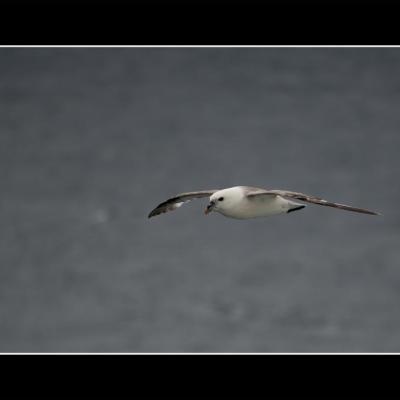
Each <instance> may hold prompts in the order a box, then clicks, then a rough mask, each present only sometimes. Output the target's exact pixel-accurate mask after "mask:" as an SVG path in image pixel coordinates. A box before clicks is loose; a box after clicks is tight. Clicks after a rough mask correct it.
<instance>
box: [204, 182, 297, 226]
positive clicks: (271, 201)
mask: <svg viewBox="0 0 400 400" xmlns="http://www.w3.org/2000/svg"><path fill="white" fill-rule="evenodd" d="M246 190H247V187H246V186H235V187H231V188H228V189H223V190H219V191H218V192H215V193H214V194H213V195H212V196H211V197H210V200H211V201H215V204H216V205H215V207H214V208H213V211H217V212H219V213H220V214H222V215H224V216H225V217H230V218H236V219H248V218H259V217H268V216H270V215H278V214H285V213H287V212H288V211H289V210H291V209H293V208H297V207H299V206H302V204H299V203H296V202H294V201H291V200H287V199H284V198H283V197H281V196H263V197H256V198H252V199H249V198H248V197H247V196H246ZM221 198H223V201H218V199H221Z"/></svg>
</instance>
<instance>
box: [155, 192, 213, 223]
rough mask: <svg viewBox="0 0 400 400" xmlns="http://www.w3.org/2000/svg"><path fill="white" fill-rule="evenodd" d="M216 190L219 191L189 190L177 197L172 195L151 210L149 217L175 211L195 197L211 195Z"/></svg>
mask: <svg viewBox="0 0 400 400" xmlns="http://www.w3.org/2000/svg"><path fill="white" fill-rule="evenodd" d="M215 192H218V190H201V191H199V192H188V193H181V194H178V195H176V196H175V197H171V198H170V199H168V200H166V201H164V202H163V203H161V204H159V205H158V206H157V207H156V208H155V209H154V210H153V211H151V213H150V214H149V216H148V218H151V217H154V216H156V215H159V214H162V213H166V212H168V211H174V210H176V209H177V208H179V207H180V206H181V205H182V204H183V203H186V202H187V201H191V200H193V199H197V198H200V197H210V196H211V195H212V194H213V193H215Z"/></svg>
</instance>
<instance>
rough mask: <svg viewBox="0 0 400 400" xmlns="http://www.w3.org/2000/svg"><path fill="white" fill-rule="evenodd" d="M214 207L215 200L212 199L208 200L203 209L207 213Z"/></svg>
mask: <svg viewBox="0 0 400 400" xmlns="http://www.w3.org/2000/svg"><path fill="white" fill-rule="evenodd" d="M214 207H215V202H214V201H210V203H209V204H208V206H207V207H206V209H205V210H204V214H206V215H207V214H209V213H210V212H211V211H212V210H213V209H214Z"/></svg>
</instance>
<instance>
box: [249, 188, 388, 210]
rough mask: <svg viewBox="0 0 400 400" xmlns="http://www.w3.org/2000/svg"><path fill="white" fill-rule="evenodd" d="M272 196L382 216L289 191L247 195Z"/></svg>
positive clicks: (258, 192) (254, 192)
mask: <svg viewBox="0 0 400 400" xmlns="http://www.w3.org/2000/svg"><path fill="white" fill-rule="evenodd" d="M271 195H272V196H282V197H287V198H292V199H297V200H301V201H305V202H307V203H313V204H318V205H320V206H327V207H334V208H339V209H341V210H346V211H353V212H358V213H362V214H369V215H381V214H379V213H377V212H375V211H371V210H367V209H365V208H358V207H352V206H347V205H345V204H339V203H332V202H330V201H326V200H324V199H321V198H319V197H315V196H310V195H308V194H304V193H298V192H290V191H287V190H265V191H262V190H255V191H249V192H248V193H247V197H249V198H252V197H256V196H271Z"/></svg>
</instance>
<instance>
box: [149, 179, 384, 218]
mask: <svg viewBox="0 0 400 400" xmlns="http://www.w3.org/2000/svg"><path fill="white" fill-rule="evenodd" d="M204 197H209V203H208V205H207V207H206V208H205V210H204V213H205V214H206V215H207V214H210V213H211V212H217V213H220V214H222V215H223V216H225V217H228V218H234V219H250V218H260V217H268V216H271V215H278V214H286V213H291V212H294V211H298V210H301V209H303V208H305V207H306V205H305V204H302V203H298V202H297V201H296V200H299V201H301V202H306V203H312V204H317V205H320V206H327V207H333V208H337V209H340V210H346V211H353V212H357V213H362V214H369V215H381V214H380V213H378V212H375V211H371V210H367V209H365V208H358V207H353V206H348V205H345V204H340V203H333V202H330V201H327V200H324V199H321V198H319V197H315V196H311V195H308V194H304V193H300V192H291V191H288V190H267V189H262V188H258V187H252V186H234V187H230V188H226V189H216V190H201V191H197V192H187V193H180V194H178V195H176V196H174V197H171V198H169V199H168V200H166V201H164V202H162V203H161V204H159V205H158V206H157V207H156V208H154V209H153V210H152V211H151V212H150V214H149V215H148V218H151V217H154V216H156V215H160V214H163V213H166V212H169V211H174V210H176V209H177V208H179V207H181V206H182V204H184V203H186V202H188V201H191V200H193V199H197V198H204Z"/></svg>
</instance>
